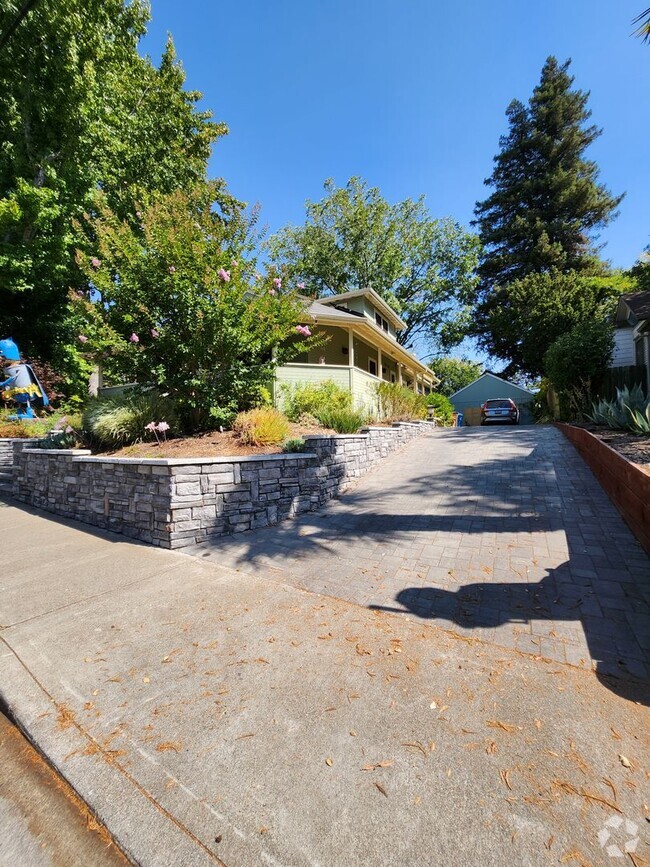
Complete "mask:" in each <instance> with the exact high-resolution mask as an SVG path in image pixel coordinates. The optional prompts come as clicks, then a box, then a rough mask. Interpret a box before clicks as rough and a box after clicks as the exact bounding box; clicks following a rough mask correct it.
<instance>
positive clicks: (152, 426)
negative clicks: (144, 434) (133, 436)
mask: <svg viewBox="0 0 650 867" xmlns="http://www.w3.org/2000/svg"><path fill="white" fill-rule="evenodd" d="M144 429H145V430H151V431H154V430H156V422H155V421H150V422H149V424H146V425H145V426H144Z"/></svg>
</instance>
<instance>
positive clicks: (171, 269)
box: [168, 265, 176, 274]
mask: <svg viewBox="0 0 650 867" xmlns="http://www.w3.org/2000/svg"><path fill="white" fill-rule="evenodd" d="M168 270H169V273H170V274H175V273H176V268H174V266H173V265H170V266H169V269H168Z"/></svg>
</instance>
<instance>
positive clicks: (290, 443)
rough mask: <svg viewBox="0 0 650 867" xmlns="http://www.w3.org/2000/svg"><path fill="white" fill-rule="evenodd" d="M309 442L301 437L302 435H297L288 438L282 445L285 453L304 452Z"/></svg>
mask: <svg viewBox="0 0 650 867" xmlns="http://www.w3.org/2000/svg"><path fill="white" fill-rule="evenodd" d="M306 446H307V443H306V442H305V441H304V440H303V439H300V437H296V438H295V439H290V440H286V441H285V442H284V443H283V445H282V451H283V452H285V454H292V453H294V452H304V451H305V448H306Z"/></svg>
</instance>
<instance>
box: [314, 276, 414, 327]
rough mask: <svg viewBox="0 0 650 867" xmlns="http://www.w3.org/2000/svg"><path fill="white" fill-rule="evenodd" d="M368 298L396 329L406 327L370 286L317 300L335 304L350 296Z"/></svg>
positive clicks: (321, 302) (346, 299)
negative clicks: (390, 320) (391, 321)
mask: <svg viewBox="0 0 650 867" xmlns="http://www.w3.org/2000/svg"><path fill="white" fill-rule="evenodd" d="M360 297H364V298H370V300H371V301H372V303H373V304H374V305H375V306H376V307H378V308H379V310H380V311H382V312H384V313H385V314H386V315H387V316H389V317H390V318H391V319H392V320H393V324H395V323H397V324H398V328H397V330H398V331H403V330H404V329H405V328H406V322H404V320H403V319H402V318H401V317H400V316H398V314H397V313H395V311H394V310H393V308H392V307H391V306H390V304H387V303H386V302H385V301H384V299H383V298H382V297H381V296H380V295H378V294H377V293H376V292H375V290H374V289H372V288H371V287H370V286H367V287H365V288H363V289H353V290H352V291H350V292H341V293H338V294H336V295H328V296H327V298H318V299H317V301H318V302H319V303H320V304H325V305H327V304H336V303H337V301H348V300H349V299H350V298H360Z"/></svg>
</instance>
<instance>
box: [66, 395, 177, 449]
mask: <svg viewBox="0 0 650 867" xmlns="http://www.w3.org/2000/svg"><path fill="white" fill-rule="evenodd" d="M161 421H166V422H167V424H168V425H169V426H170V429H171V430H172V431H173V430H174V429H175V428H176V427H177V418H176V411H175V406H174V403H173V402H172V401H171V400H169V399H168V398H165V397H162V396H161V395H160V394H158V393H157V392H154V391H131V392H127V393H125V394H123V395H120V396H119V397H110V398H98V399H96V400H94V401H92V403H90V404H89V405H88V406H87V407H86V409H85V410H84V412H83V415H82V428H83V431H84V432H85V433H86V434H87V435H88V437H89V439H90V440H91V442H92V443H94V444H96V445H98V446H100V447H106V448H119V447H120V446H124V445H130V444H131V443H136V442H139V441H140V440H141V439H142V438H143V437H144V436H145V428H146V426H147V425H148V424H150V423H151V422H161Z"/></svg>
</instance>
